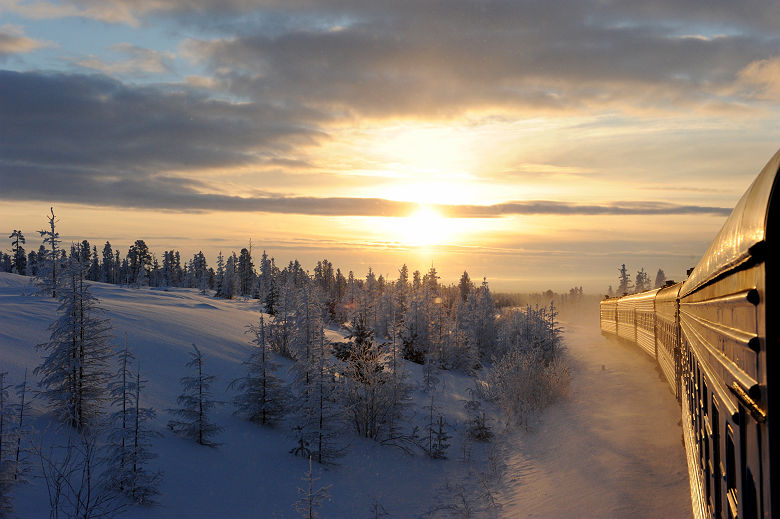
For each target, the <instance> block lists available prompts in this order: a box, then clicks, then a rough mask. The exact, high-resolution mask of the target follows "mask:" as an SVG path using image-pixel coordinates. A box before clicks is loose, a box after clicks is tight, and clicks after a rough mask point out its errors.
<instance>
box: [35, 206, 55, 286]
mask: <svg viewBox="0 0 780 519" xmlns="http://www.w3.org/2000/svg"><path fill="white" fill-rule="evenodd" d="M50 211H51V216H47V217H46V218H47V219H48V220H49V229H50V230H48V231H47V230H41V231H38V232H39V233H40V235H41V238H43V244H44V245H47V244H48V245H49V247H50V249H46V255H45V256H44V258H41V257H40V254H39V255H38V256H39V257H38V263H39V266H38V279H39V280H40V282H41V285H42V291H43V292H45V293H51V296H52V297H54V298H56V297H57V283H58V282H59V279H58V277H57V274H58V272H57V264H58V263H59V260H60V256H59V250H58V249H57V246H58V245H59V244H60V233H58V232H56V231H55V230H54V228H55V224H56V223H57V219H56V217H55V216H54V208H53V207H52V208H50ZM41 247H43V245H42V246H41Z"/></svg>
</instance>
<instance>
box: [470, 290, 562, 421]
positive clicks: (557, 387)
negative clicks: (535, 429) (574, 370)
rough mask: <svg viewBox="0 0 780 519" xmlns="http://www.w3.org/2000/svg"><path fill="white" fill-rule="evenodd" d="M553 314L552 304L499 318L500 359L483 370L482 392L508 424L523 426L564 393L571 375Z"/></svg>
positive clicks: (510, 311)
mask: <svg viewBox="0 0 780 519" xmlns="http://www.w3.org/2000/svg"><path fill="white" fill-rule="evenodd" d="M556 315H557V314H556V312H555V309H554V307H553V306H552V305H551V306H550V309H549V310H545V309H544V308H542V309H539V308H535V309H534V308H531V307H527V308H526V309H525V310H524V311H521V310H516V309H514V310H508V311H505V312H503V313H502V314H501V318H500V319H499V345H498V348H499V351H500V352H501V356H500V357H499V358H497V359H496V360H494V362H493V364H492V366H491V367H490V368H489V369H488V371H487V375H486V377H485V379H484V384H482V386H481V392H482V394H483V397H484V398H486V399H487V400H491V401H494V402H496V403H497V404H498V405H499V407H500V408H501V409H502V410H503V411H504V413H505V415H506V418H507V421H508V422H509V423H516V424H519V425H526V426H527V425H528V423H529V419H530V418H531V417H532V416H533V415H534V414H535V413H536V412H538V411H540V410H541V409H543V408H544V407H546V406H547V405H549V404H550V403H552V402H554V401H556V400H557V399H559V398H560V397H562V396H563V395H565V394H566V392H567V391H568V386H569V380H570V374H569V369H568V366H567V364H566V361H565V358H564V357H563V356H562V355H561V353H562V349H563V345H562V340H561V334H560V329H559V328H558V327H557V323H556V321H555V317H556Z"/></svg>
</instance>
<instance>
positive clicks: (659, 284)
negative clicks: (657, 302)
mask: <svg viewBox="0 0 780 519" xmlns="http://www.w3.org/2000/svg"><path fill="white" fill-rule="evenodd" d="M665 284H666V274H665V273H664V271H663V270H662V269H658V272H657V273H656V275H655V283H654V284H653V288H663V286H664V285H665Z"/></svg>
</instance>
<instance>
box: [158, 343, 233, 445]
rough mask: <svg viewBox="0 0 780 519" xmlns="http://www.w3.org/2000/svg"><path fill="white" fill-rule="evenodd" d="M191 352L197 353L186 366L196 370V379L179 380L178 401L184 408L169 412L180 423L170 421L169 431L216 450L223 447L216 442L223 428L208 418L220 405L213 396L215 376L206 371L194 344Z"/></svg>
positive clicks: (194, 376) (202, 358)
mask: <svg viewBox="0 0 780 519" xmlns="http://www.w3.org/2000/svg"><path fill="white" fill-rule="evenodd" d="M192 349H193V350H194V351H193V352H192V353H190V357H191V358H190V361H189V362H188V363H187V364H186V366H187V367H188V368H193V370H194V371H195V373H194V375H193V376H189V377H182V378H181V379H179V382H180V383H181V385H182V389H183V391H182V394H181V395H179V397H178V398H177V399H176V401H177V402H178V403H179V405H180V406H181V407H180V408H179V409H171V410H169V411H170V412H171V414H173V415H174V416H177V417H179V418H180V420H171V421H169V422H168V428H169V429H170V430H171V431H173V432H174V433H176V434H178V435H179V436H182V437H184V438H187V439H190V440H194V441H196V442H198V443H199V444H200V445H206V446H207V447H217V446H218V445H220V444H219V443H217V442H215V441H214V437H216V435H217V434H219V432H220V431H222V429H223V428H222V427H221V426H219V425H217V424H215V423H213V422H211V421H210V417H209V414H210V412H211V410H212V409H214V407H216V406H217V405H220V404H221V402H218V401H216V400H214V399H213V398H212V396H213V395H212V393H211V385H212V384H213V383H214V380H216V377H215V376H214V375H209V374H207V373H205V372H204V370H203V361H204V357H203V354H202V353H201V352H200V350H199V349H198V347H197V346H195V345H194V344H193V345H192Z"/></svg>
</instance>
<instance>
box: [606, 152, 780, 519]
mask: <svg viewBox="0 0 780 519" xmlns="http://www.w3.org/2000/svg"><path fill="white" fill-rule="evenodd" d="M778 167H780V152H778V153H776V154H775V156H774V157H773V158H772V159H771V160H770V161H769V163H768V164H767V165H766V167H765V168H764V169H763V170H762V172H761V173H760V174H759V176H758V177H757V178H756V180H755V181H754V182H753V184H752V185H751V186H750V188H749V189H748V191H747V192H746V193H745V194H744V195H743V197H742V198H741V199H740V201H739V202H738V203H737V205H736V207H735V208H734V211H733V212H732V213H731V215H730V216H729V218H728V219H727V221H726V223H725V225H724V226H723V228H722V229H721V231H720V232H719V233H718V235H717V236H716V238H715V240H714V241H713V242H712V244H711V245H710V247H709V249H708V250H707V253H706V254H705V255H704V256H703V257H702V259H701V260H700V261H699V263H698V265H697V266H696V267H695V268H694V269H693V272H692V273H691V275H690V276H689V278H688V279H687V280H686V281H685V282H684V283H678V284H676V285H673V286H670V287H665V288H663V289H661V290H657V291H651V292H645V293H641V294H634V295H631V296H625V297H622V298H617V299H615V298H613V299H605V300H604V301H602V303H601V328H602V331H603V332H604V333H606V334H614V335H617V336H618V337H621V338H623V339H627V340H629V341H632V342H635V343H637V345H639V346H640V347H642V349H643V350H644V351H646V352H648V353H650V354H651V355H652V356H654V357H655V358H656V359H657V362H658V364H659V366H660V367H661V370H662V372H663V373H664V376H665V377H666V379H667V380H668V381H669V383H670V386H671V387H672V390H673V391H674V392H675V395H676V396H677V397H678V399H679V400H680V401H681V411H682V424H683V432H684V434H683V437H684V439H685V447H686V455H687V458H688V467H689V473H690V479H691V498H692V503H693V511H694V516H695V517H696V518H697V519H699V518H702V519H703V518H717V519H726V518H729V519H736V518H741V519H755V518H759V517H760V518H764V519H769V518H771V517H773V516H775V515H776V516H778V517H780V481H779V480H780V475H777V474H776V473H777V470H778V469H777V467H780V465H779V463H780V460H778V457H779V456H780V444H778V442H780V438H778V431H777V429H778V426H776V425H775V424H774V421H773V418H772V417H773V410H774V408H775V407H777V405H778V404H775V402H776V401H778V400H780V395H778V393H779V392H780V384H778V383H774V382H771V381H772V378H773V375H771V374H772V373H775V372H776V370H777V369H778V368H777V365H778V362H780V360H778V359H780V350H779V349H778V348H780V344H778V326H780V323H778V322H776V319H772V318H768V316H774V315H777V306H776V305H777V303H776V301H775V299H774V296H775V295H776V294H778V293H780V292H778V291H779V290H780V281H779V279H780V271H778V267H777V266H776V264H775V263H776V262H777V255H776V253H774V252H773V246H774V248H777V246H776V244H775V243H774V242H775V241H778V239H777V238H775V235H776V234H777V233H779V232H780V187H778V184H780V180H778V175H777V173H778ZM613 316H614V317H613ZM613 322H614V325H613ZM650 323H652V326H653V327H652V332H651V330H650ZM651 338H652V341H653V346H654V349H652V350H651V349H650V346H649V345H650V342H649V341H650V339H651Z"/></svg>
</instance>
